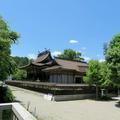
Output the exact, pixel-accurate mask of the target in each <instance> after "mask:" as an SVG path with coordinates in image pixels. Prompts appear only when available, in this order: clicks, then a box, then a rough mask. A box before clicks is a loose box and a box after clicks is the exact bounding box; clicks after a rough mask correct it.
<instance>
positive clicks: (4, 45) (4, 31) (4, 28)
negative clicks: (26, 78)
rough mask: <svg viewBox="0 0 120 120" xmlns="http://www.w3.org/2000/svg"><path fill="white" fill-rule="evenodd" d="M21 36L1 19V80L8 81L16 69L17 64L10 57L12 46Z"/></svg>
mask: <svg viewBox="0 0 120 120" xmlns="http://www.w3.org/2000/svg"><path fill="white" fill-rule="evenodd" d="M18 37H19V35H18V34H17V33H16V32H14V31H12V30H11V29H10V28H9V27H8V25H7V23H6V22H5V21H4V20H3V18H2V17H0V80H4V79H6V77H7V76H8V75H10V74H11V73H12V72H13V71H14V69H15V62H14V60H13V59H12V57H11V56H10V54H11V45H12V44H13V43H15V42H16V41H17V39H18Z"/></svg>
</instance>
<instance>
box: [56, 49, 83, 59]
mask: <svg viewBox="0 0 120 120" xmlns="http://www.w3.org/2000/svg"><path fill="white" fill-rule="evenodd" d="M58 57H59V58H62V59H67V60H77V61H81V60H84V59H83V58H82V57H81V53H80V52H76V51H74V50H72V49H65V50H64V52H63V53H62V54H61V55H58Z"/></svg>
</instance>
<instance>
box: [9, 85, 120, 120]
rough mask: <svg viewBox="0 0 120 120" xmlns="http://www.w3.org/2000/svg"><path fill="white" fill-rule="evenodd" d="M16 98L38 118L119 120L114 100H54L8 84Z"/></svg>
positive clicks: (119, 116)
mask: <svg viewBox="0 0 120 120" xmlns="http://www.w3.org/2000/svg"><path fill="white" fill-rule="evenodd" d="M9 87H10V88H11V89H12V91H13V94H14V95H15V97H16V100H18V101H21V103H22V104H23V105H24V106H25V107H26V108H29V111H31V112H33V113H34V114H35V115H36V116H38V118H39V119H40V120H120V107H117V106H116V101H108V102H102V101H94V100H88V99H86V100H76V101H63V102H54V101H47V100H45V99H44V98H43V95H44V94H41V93H38V92H33V91H30V90H25V89H21V88H17V87H12V86H9Z"/></svg>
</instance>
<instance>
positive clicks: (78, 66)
mask: <svg viewBox="0 0 120 120" xmlns="http://www.w3.org/2000/svg"><path fill="white" fill-rule="evenodd" d="M55 62H56V64H57V65H55V66H52V67H48V68H45V69H43V71H46V72H48V71H51V70H61V69H63V70H70V71H76V72H82V73H84V72H86V69H87V67H88V65H87V63H85V62H78V61H71V60H63V59H58V58H56V59H55Z"/></svg>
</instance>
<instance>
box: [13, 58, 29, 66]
mask: <svg viewBox="0 0 120 120" xmlns="http://www.w3.org/2000/svg"><path fill="white" fill-rule="evenodd" d="M13 59H14V61H15V63H16V65H17V67H18V68H19V67H21V66H24V65H27V64H28V63H29V62H30V60H29V59H28V58H27V57H19V56H15V57H13Z"/></svg>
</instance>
